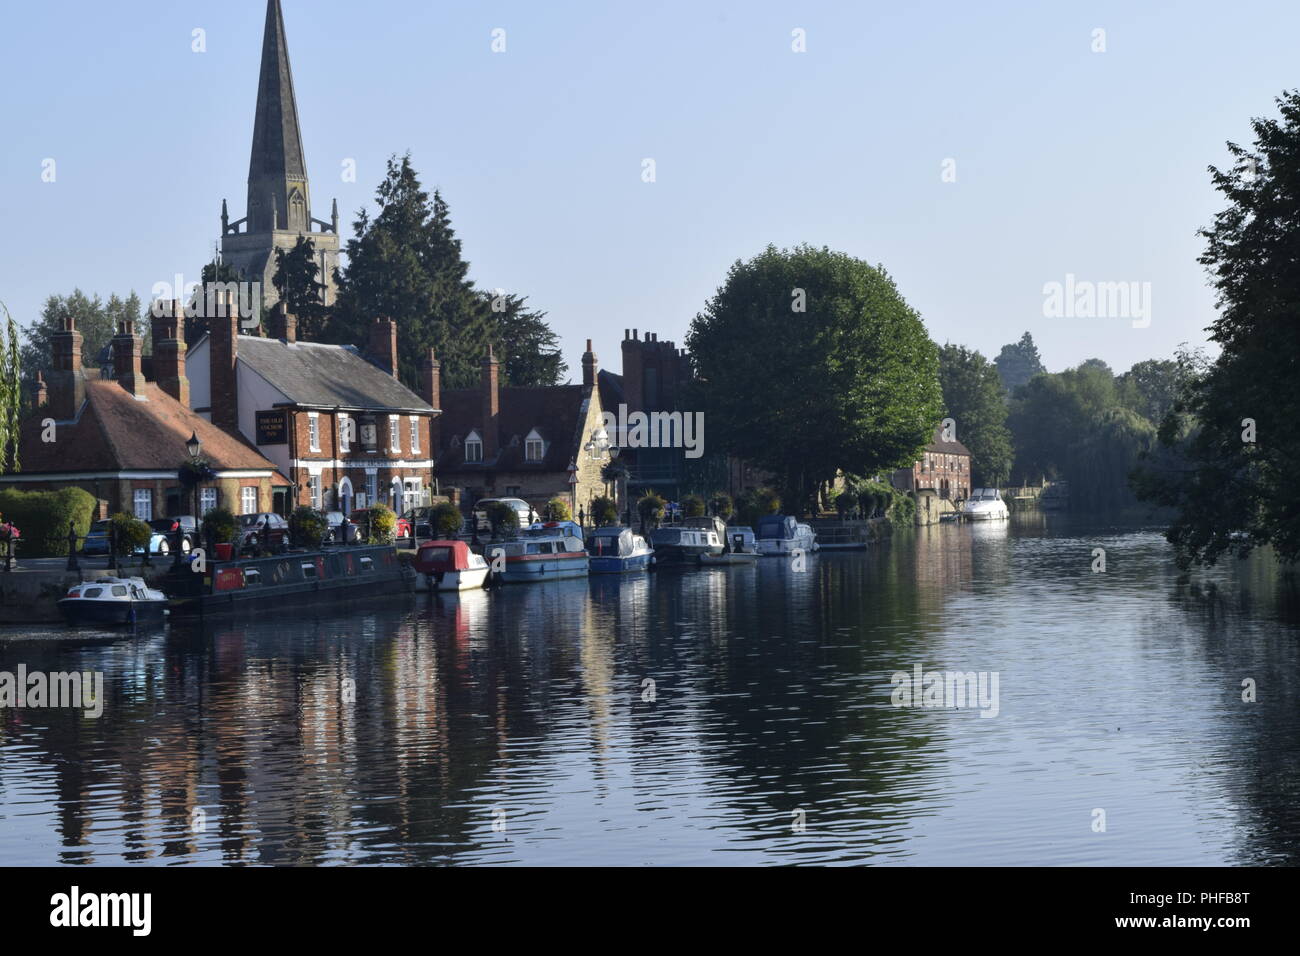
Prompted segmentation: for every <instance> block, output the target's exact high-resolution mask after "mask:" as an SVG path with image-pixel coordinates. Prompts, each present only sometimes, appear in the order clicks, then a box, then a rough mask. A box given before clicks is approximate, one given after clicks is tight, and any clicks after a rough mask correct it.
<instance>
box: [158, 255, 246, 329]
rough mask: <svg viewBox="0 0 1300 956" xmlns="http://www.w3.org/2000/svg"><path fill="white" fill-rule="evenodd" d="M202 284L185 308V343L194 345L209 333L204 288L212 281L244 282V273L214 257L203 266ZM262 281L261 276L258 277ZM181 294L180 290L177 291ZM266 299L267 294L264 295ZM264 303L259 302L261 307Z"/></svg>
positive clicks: (200, 276)
mask: <svg viewBox="0 0 1300 956" xmlns="http://www.w3.org/2000/svg"><path fill="white" fill-rule="evenodd" d="M199 279H200V280H201V283H202V284H201V285H200V286H199V288H198V289H196V290H195V292H194V295H193V296H191V297H190V301H189V305H188V307H187V308H186V310H185V344H186V345H187V346H190V345H193V344H194V343H195V342H197V341H198V340H199V339H201V338H203V336H205V335H207V334H208V328H209V326H208V316H207V314H206V310H207V308H208V303H207V301H206V296H205V295H204V291H203V290H204V289H206V288H207V287H208V285H209V284H210V283H220V284H223V285H224V284H225V283H227V282H244V281H245V278H244V274H243V273H242V272H240V271H239V270H238V269H236V268H235V267H234V266H232V265H230V264H229V263H227V262H223V261H221V260H220V259H213V260H212V261H211V262H209V263H208V264H207V265H205V266H204V267H203V271H202V272H201V273H200V275H199ZM258 281H259V282H260V281H261V277H260V276H259V277H258ZM177 294H178V295H179V292H178V293H177ZM262 298H263V300H265V298H266V297H265V296H263V297H262ZM262 304H263V303H261V302H259V303H258V306H259V308H260V307H261V306H262Z"/></svg>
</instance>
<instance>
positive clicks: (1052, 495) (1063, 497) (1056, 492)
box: [1038, 481, 1070, 511]
mask: <svg viewBox="0 0 1300 956" xmlns="http://www.w3.org/2000/svg"><path fill="white" fill-rule="evenodd" d="M1038 507H1039V508H1042V509H1043V510H1044V511H1063V510H1065V509H1066V508H1068V507H1070V483H1069V482H1068V481H1053V482H1052V483H1051V484H1049V485H1045V486H1044V487H1043V493H1042V494H1041V495H1039V496H1038Z"/></svg>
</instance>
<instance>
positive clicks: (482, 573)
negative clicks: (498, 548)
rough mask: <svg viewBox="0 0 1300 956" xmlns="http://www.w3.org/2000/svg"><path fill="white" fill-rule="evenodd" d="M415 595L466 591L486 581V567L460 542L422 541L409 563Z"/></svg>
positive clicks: (480, 557)
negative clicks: (419, 592)
mask: <svg viewBox="0 0 1300 956" xmlns="http://www.w3.org/2000/svg"><path fill="white" fill-rule="evenodd" d="M411 567H413V568H414V569H415V589H416V590H417V591H468V590H471V589H473V588H481V587H482V586H483V582H484V581H486V580H487V576H488V564H487V562H486V561H484V560H483V556H482V555H481V554H475V553H474V552H473V551H471V550H470V549H469V545H467V544H466V543H465V542H464V541H426V542H425V543H424V544H422V545H420V549H419V550H418V551H416V552H415V560H414V561H412V562H411Z"/></svg>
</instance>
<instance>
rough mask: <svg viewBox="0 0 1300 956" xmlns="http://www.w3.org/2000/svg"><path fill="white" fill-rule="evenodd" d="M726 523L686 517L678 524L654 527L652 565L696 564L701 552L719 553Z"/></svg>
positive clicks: (651, 539) (710, 519) (702, 553)
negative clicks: (653, 563) (653, 560)
mask: <svg viewBox="0 0 1300 956" xmlns="http://www.w3.org/2000/svg"><path fill="white" fill-rule="evenodd" d="M726 533H727V526H726V524H725V523H724V522H723V520H722V519H721V518H687V519H686V520H685V521H683V522H682V523H681V524H677V525H672V526H670V527H667V528H655V530H654V531H652V532H650V543H651V544H652V545H654V549H655V566H656V567H658V566H660V565H664V564H698V563H699V561H700V558H701V556H702V555H706V554H721V553H722V548H723V544H722V538H723V536H724V535H725V534H726Z"/></svg>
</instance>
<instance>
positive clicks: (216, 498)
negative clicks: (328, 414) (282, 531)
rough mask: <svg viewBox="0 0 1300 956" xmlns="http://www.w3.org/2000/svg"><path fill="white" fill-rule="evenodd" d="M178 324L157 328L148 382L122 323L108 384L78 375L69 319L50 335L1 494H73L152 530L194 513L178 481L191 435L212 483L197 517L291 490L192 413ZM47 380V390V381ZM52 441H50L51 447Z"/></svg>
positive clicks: (252, 505) (270, 467)
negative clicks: (49, 364) (48, 354)
mask: <svg viewBox="0 0 1300 956" xmlns="http://www.w3.org/2000/svg"><path fill="white" fill-rule="evenodd" d="M183 330H184V323H183V320H182V322H181V324H180V326H179V328H178V326H177V324H176V321H175V320H174V319H172V318H171V317H170V316H161V317H158V318H155V319H154V320H153V341H154V356H153V361H152V363H151V365H152V373H153V378H154V380H153V381H148V380H146V378H145V375H144V365H143V360H142V358H141V355H140V340H139V339H138V338H137V337H136V335H135V329H134V325H133V323H130V322H123V323H122V324H121V326H120V327H119V328H118V334H117V335H116V336H115V337H114V338H113V359H114V367H113V373H114V377H113V378H105V377H103V375H102V374H101V372H100V371H99V370H98V369H94V370H87V369H83V368H82V367H81V333H80V332H78V331H77V328H76V323H75V322H74V321H73V320H72V319H71V318H65V319H64V320H63V328H62V330H61V331H59V332H56V333H55V334H54V336H53V353H54V369H53V370H51V371H50V372H49V373H48V376H41V377H38V379H37V392H36V396H35V404H36V405H37V406H38V407H37V408H36V410H35V411H34V412H33V413H32V414H31V415H30V416H29V417H28V418H27V419H26V421H24V422H23V424H22V426H21V429H20V438H19V453H20V456H21V457H20V463H21V466H22V471H21V472H19V473H17V474H11V475H0V487H11V488H21V489H26V490H46V489H53V488H64V487H77V488H82V489H84V490H86V491H88V492H89V493H90V494H92V495H93V496H94V497H95V499H96V500H97V501H98V502H99V506H98V515H97V516H98V517H101V518H103V517H107V516H108V515H109V514H112V513H116V512H119V511H124V512H126V513H128V514H134V515H135V516H136V517H137V518H141V519H142V520H145V521H148V520H151V519H153V518H166V517H171V516H174V515H179V514H192V513H193V512H194V504H193V491H192V490H190V489H186V488H184V487H183V486H182V485H181V483H180V480H179V478H178V472H179V470H180V467H181V465H182V464H184V463H185V462H187V461H188V460H189V451H188V449H187V448H186V442H187V441H188V440H189V438H190V437H191V435H193V436H196V437H197V438H198V439H199V441H201V442H202V443H203V447H202V456H203V458H204V459H206V460H207V461H208V463H209V464H210V465H211V467H212V468H213V470H214V471H215V472H216V479H215V480H214V481H211V482H207V483H204V484H202V485H200V486H199V489H198V494H199V500H200V511H207V510H209V509H211V508H214V507H216V506H218V505H220V506H223V507H226V508H229V509H230V510H231V511H233V512H235V513H236V514H250V513H255V512H259V511H269V510H271V508H272V506H273V503H274V501H275V500H276V498H277V496H281V495H283V494H284V493H285V492H287V491H288V487H289V481H288V479H287V478H286V477H285V476H284V475H283V474H282V473H281V471H280V470H279V469H278V468H277V466H276V465H275V463H273V462H271V461H270V460H268V459H267V458H266V457H264V456H263V455H261V454H259V453H258V452H257V450H256V449H254V448H252V447H250V446H249V445H248V444H246V443H245V442H243V441H241V440H240V439H239V438H238V437H236V436H234V435H230V434H228V433H226V432H224V431H222V430H221V429H220V428H217V427H216V426H214V425H212V424H211V423H209V422H208V421H206V420H205V419H203V418H202V417H201V416H200V415H197V414H195V413H194V412H193V411H191V410H190V408H189V407H188V389H189V383H188V381H187V380H186V377H185V373H184V360H183V356H184V354H185V343H184V341H183V340H182V338H181V336H182V335H183V334H184V331H183ZM47 381H48V386H47V385H46V382H47ZM50 439H52V440H50Z"/></svg>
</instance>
